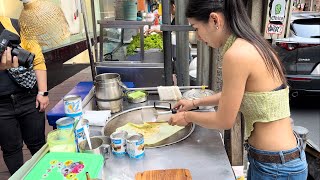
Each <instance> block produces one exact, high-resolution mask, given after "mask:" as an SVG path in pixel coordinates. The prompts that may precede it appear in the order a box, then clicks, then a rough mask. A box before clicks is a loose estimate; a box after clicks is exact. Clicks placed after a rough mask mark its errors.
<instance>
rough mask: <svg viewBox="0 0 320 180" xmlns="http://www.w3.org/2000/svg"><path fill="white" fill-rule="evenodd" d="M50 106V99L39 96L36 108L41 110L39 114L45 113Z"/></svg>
mask: <svg viewBox="0 0 320 180" xmlns="http://www.w3.org/2000/svg"><path fill="white" fill-rule="evenodd" d="M48 105H49V97H48V96H42V95H39V94H38V95H37V100H36V108H39V112H44V111H45V110H46V108H47V107H48Z"/></svg>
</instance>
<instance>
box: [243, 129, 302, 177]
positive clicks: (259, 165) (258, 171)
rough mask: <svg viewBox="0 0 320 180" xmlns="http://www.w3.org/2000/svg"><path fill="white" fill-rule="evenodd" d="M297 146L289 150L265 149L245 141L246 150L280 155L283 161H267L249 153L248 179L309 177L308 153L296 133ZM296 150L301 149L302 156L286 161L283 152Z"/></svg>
mask: <svg viewBox="0 0 320 180" xmlns="http://www.w3.org/2000/svg"><path fill="white" fill-rule="evenodd" d="M296 138H297V141H298V145H297V147H295V148H293V149H290V150H287V151H264V150H259V149H256V148H254V147H253V146H251V145H250V144H248V143H245V148H246V150H247V151H248V152H249V151H254V152H255V153H258V154H264V155H275V154H276V155H279V156H280V157H281V159H282V163H266V162H260V161H257V160H255V159H253V158H252V157H251V156H250V155H249V153H248V160H249V162H250V165H249V170H248V172H247V179H248V180H306V179H307V177H308V164H307V161H306V155H305V152H304V150H303V145H302V140H301V139H300V138H298V136H297V135H296ZM296 150H299V151H300V158H296V159H293V160H291V161H288V162H285V161H284V156H283V154H286V153H291V152H294V151H296Z"/></svg>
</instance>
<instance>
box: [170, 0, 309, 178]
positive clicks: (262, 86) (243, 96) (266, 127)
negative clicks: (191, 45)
mask: <svg viewBox="0 0 320 180" xmlns="http://www.w3.org/2000/svg"><path fill="white" fill-rule="evenodd" d="M186 16H187V17H188V20H189V23H190V24H191V26H192V27H193V28H195V30H196V31H197V34H198V38H199V40H201V41H203V42H205V43H206V44H207V45H208V46H211V47H213V48H220V47H222V56H223V62H222V69H223V73H222V78H223V87H222V92H221V93H218V94H215V95H213V96H210V97H205V98H202V99H198V100H193V101H189V100H180V101H179V102H178V103H177V104H176V105H175V108H177V109H179V112H178V113H177V114H175V115H173V116H172V117H171V119H170V121H169V123H170V124H171V125H179V126H185V125H187V124H188V123H195V124H198V125H200V126H203V127H206V128H211V129H230V128H232V126H233V125H234V123H235V119H236V116H237V113H238V111H239V110H240V111H241V112H242V113H243V115H244V118H245V122H246V123H245V124H246V127H245V142H246V143H245V147H246V149H247V151H248V158H249V162H250V166H249V170H248V179H253V180H259V179H297V180H301V179H306V178H307V173H308V170H307V163H306V158H305V153H304V151H303V148H302V144H301V141H300V139H299V138H298V136H296V135H295V134H294V132H293V130H292V127H291V120H290V108H289V89H288V86H287V82H286V78H285V76H284V72H283V68H282V66H281V64H280V61H279V58H278V57H277V55H276V53H275V51H274V50H273V49H272V47H271V46H270V45H269V44H268V42H266V41H265V40H264V39H263V37H261V36H260V35H259V34H258V33H257V32H255V30H254V29H253V27H252V25H251V24H250V19H249V18H248V16H247V15H246V11H245V8H244V6H243V4H242V1H239V0H226V1H223V0H190V1H189V4H188V6H187V9H186ZM205 105H219V108H218V111H217V112H190V111H188V110H190V109H192V108H195V107H197V106H205Z"/></svg>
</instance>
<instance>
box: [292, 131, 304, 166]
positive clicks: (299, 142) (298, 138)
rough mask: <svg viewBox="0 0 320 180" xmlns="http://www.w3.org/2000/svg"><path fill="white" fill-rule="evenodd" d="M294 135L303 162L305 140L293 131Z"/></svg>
mask: <svg viewBox="0 0 320 180" xmlns="http://www.w3.org/2000/svg"><path fill="white" fill-rule="evenodd" d="M293 133H294V135H295V136H296V139H297V146H298V149H299V153H300V155H299V156H300V159H301V160H302V151H303V150H304V149H303V139H302V138H301V137H300V135H299V134H298V133H297V132H295V131H293Z"/></svg>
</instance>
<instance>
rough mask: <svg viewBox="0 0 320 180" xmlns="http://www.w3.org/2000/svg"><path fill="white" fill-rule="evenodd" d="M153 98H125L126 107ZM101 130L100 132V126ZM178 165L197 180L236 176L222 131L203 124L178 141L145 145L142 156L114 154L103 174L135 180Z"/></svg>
mask: <svg viewBox="0 0 320 180" xmlns="http://www.w3.org/2000/svg"><path fill="white" fill-rule="evenodd" d="M89 96H90V93H89ZM149 99H157V96H155V95H151V96H149ZM92 100H94V99H91V101H92ZM153 102H154V100H149V101H147V102H144V103H139V104H131V103H128V102H126V101H125V102H124V103H123V105H124V108H123V109H124V110H128V109H131V108H135V107H140V106H150V105H153ZM159 105H164V104H161V103H160V104H159ZM166 105H168V104H166ZM95 128H97V127H90V129H91V131H94V129H95ZM100 128H101V127H100ZM96 130H97V129H96ZM99 131H100V132H101V129H99ZM177 168H185V169H189V170H190V172H191V175H192V178H193V179H194V180H198V179H199V180H204V179H210V180H211V179H212V180H215V179H216V180H222V179H228V180H229V179H235V176H234V173H233V170H232V167H231V165H230V162H229V160H228V156H227V154H226V151H225V149H224V145H223V143H222V139H221V136H220V133H219V131H218V130H209V129H205V128H202V127H200V126H196V127H195V130H194V132H193V133H192V134H191V135H190V136H189V137H188V138H187V139H185V140H183V141H181V142H179V143H176V144H173V145H170V146H165V147H161V148H152V149H146V150H145V157H143V158H142V159H130V158H129V157H128V156H125V157H120V158H119V157H116V156H114V155H112V154H111V157H110V158H109V159H107V160H106V162H105V165H104V167H103V172H102V178H103V179H106V180H111V179H121V180H131V179H132V180H133V179H134V177H135V174H136V173H138V172H143V171H147V170H157V169H177Z"/></svg>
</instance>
